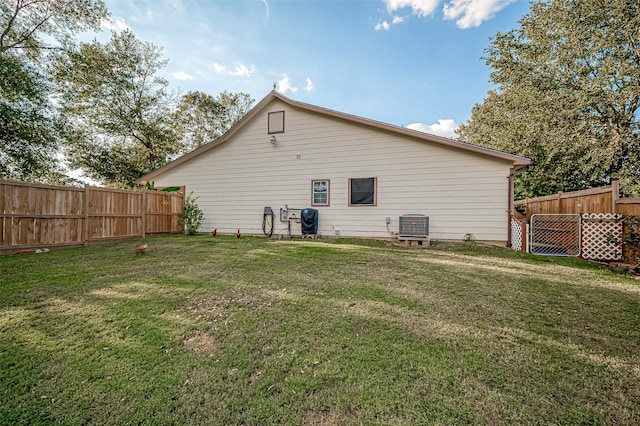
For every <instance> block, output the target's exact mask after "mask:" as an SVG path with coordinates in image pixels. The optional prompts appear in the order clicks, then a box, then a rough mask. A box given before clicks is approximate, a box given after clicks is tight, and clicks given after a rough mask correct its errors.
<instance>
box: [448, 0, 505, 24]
mask: <svg viewBox="0 0 640 426" xmlns="http://www.w3.org/2000/svg"><path fill="white" fill-rule="evenodd" d="M514 1H515V0H451V1H450V2H449V3H447V4H445V5H444V19H449V20H450V19H457V20H456V25H457V26H458V28H462V29H465V28H471V27H477V26H480V25H481V24H482V23H483V22H484V21H486V20H488V19H491V18H493V16H494V15H495V14H496V13H497V12H499V11H501V10H502V9H504V8H505V7H507V6H508V5H509V4H510V3H513V2H514Z"/></svg>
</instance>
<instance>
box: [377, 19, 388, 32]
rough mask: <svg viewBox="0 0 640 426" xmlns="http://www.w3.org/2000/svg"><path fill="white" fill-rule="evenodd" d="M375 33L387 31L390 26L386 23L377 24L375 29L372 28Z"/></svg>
mask: <svg viewBox="0 0 640 426" xmlns="http://www.w3.org/2000/svg"><path fill="white" fill-rule="evenodd" d="M373 28H374V29H375V30H376V31H380V30H386V31H389V28H391V25H389V23H388V22H387V21H382V22H378V23H377V24H376V26H375V27H373Z"/></svg>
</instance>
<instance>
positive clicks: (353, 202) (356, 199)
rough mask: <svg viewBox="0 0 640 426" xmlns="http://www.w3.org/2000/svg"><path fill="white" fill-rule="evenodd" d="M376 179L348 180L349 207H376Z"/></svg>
mask: <svg viewBox="0 0 640 426" xmlns="http://www.w3.org/2000/svg"><path fill="white" fill-rule="evenodd" d="M377 192H378V178H375V177H370V178H357V179H351V178H349V205H350V206H376V205H377V204H378V194H377Z"/></svg>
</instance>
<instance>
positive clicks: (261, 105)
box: [136, 90, 532, 185]
mask: <svg viewBox="0 0 640 426" xmlns="http://www.w3.org/2000/svg"><path fill="white" fill-rule="evenodd" d="M276 99H277V100H280V101H282V102H284V103H285V104H287V105H289V106H291V107H294V108H298V109H301V110H304V111H308V112H311V113H314V114H319V115H323V116H325V117H332V118H336V119H339V120H342V121H346V122H348V123H351V124H356V125H359V126H364V127H369V128H372V129H374V130H381V131H384V132H388V133H393V134H396V135H403V136H408V137H411V138H413V139H418V140H422V141H425V142H430V143H434V144H437V145H443V146H447V147H451V148H455V149H461V150H463V151H469V152H472V153H475V154H480V155H483V156H487V157H490V158H494V159H498V160H503V161H507V162H511V163H513V166H514V167H515V168H516V169H519V168H522V167H525V166H528V165H530V164H531V163H532V161H531V160H530V159H528V158H525V157H520V156H517V155H513V154H507V153H505V152H501V151H496V150H494V149H490V148H484V147H481V146H477V145H471V144H468V143H464V142H460V141H456V140H454V139H449V138H445V137H441V136H436V135H431V134H429V133H425V132H421V131H418V130H411V129H407V128H406V127H400V126H394V125H392V124H386V123H382V122H380V121H375V120H371V119H368V118H362V117H358V116H355V115H351V114H346V113H343V112H338V111H334V110H331V109H327V108H322V107H319V106H315V105H311V104H307V103H304V102H299V101H294V100H293V99H289V98H287V97H286V96H284V95H282V94H280V93H278V92H276V91H275V90H273V91H271V92H269V94H268V95H267V96H265V97H264V98H263V99H262V100H261V101H260V102H258V103H257V104H256V106H255V107H253V108H252V109H251V110H250V111H249V112H248V113H246V114H245V115H244V117H242V118H241V119H240V120H239V121H238V122H237V123H236V124H234V125H233V126H232V127H231V128H230V129H229V130H228V131H227V132H226V133H225V134H223V135H222V136H220V137H219V138H217V139H215V140H213V141H211V142H209V143H207V144H206V145H203V146H201V147H200V148H197V149H195V150H193V151H191V152H189V153H188V154H185V155H183V156H182V157H179V158H177V159H175V160H174V161H172V162H170V163H168V164H166V165H164V166H162V167H160V168H158V169H156V170H153V171H151V172H149V173H147V174H146V175H144V176H142V177H140V178H138V179H136V183H137V184H139V185H142V184H144V183H146V182H148V181H149V180H151V179H153V178H154V177H155V176H158V175H160V174H162V173H164V172H166V171H167V170H170V169H172V168H174V167H176V166H179V165H180V164H182V163H185V162H187V161H189V160H190V159H192V158H194V157H197V156H199V155H201V154H204V153H205V152H207V151H209V150H211V149H213V148H215V147H217V146H218V145H222V144H223V143H225V142H227V141H228V140H229V139H231V138H232V137H233V135H235V134H236V133H237V132H238V131H239V130H240V129H241V128H242V127H244V125H245V124H246V123H248V122H250V121H251V120H252V119H253V118H254V117H255V116H256V115H258V114H260V112H262V110H264V109H265V108H266V107H267V106H268V105H269V104H270V103H271V102H273V101H274V100H276Z"/></svg>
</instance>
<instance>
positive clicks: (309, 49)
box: [103, 0, 529, 137]
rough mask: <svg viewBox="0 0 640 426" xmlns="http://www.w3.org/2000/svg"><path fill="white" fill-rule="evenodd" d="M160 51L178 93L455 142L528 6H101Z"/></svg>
mask: <svg viewBox="0 0 640 426" xmlns="http://www.w3.org/2000/svg"><path fill="white" fill-rule="evenodd" d="M105 2H106V4H107V6H108V8H109V10H110V12H111V14H112V18H111V22H105V23H104V25H103V26H104V28H105V30H107V29H115V30H121V29H123V28H130V29H131V30H132V31H133V32H134V33H135V34H136V36H137V37H138V38H139V39H140V40H143V41H148V42H152V43H154V44H156V45H158V46H161V47H163V49H164V51H163V53H164V56H165V58H166V59H168V60H169V63H168V65H167V67H166V68H164V69H163V70H162V72H161V75H162V76H163V77H165V78H167V79H168V80H169V81H170V84H171V87H172V88H174V89H178V88H179V89H180V91H181V92H182V93H186V92H187V91H190V90H194V91H195V90H199V91H203V92H206V93H209V94H211V95H214V96H215V95H217V94H218V93H220V92H221V91H223V90H227V91H230V92H245V93H249V94H250V95H251V96H252V97H253V98H254V99H255V100H256V101H259V100H260V99H262V98H263V97H264V96H265V95H267V94H268V92H269V91H270V90H272V88H273V84H274V83H276V84H277V90H278V91H279V92H281V93H283V94H284V95H285V96H288V97H290V98H292V99H295V100H298V101H302V102H307V103H311V104H314V105H318V106H321V107H325V108H330V109H334V110H338V111H342V112H346V113H349V114H354V115H358V116H361V117H366V118H370V119H374V120H378V121H382V122H385V123H389V124H394V125H403V126H408V127H411V128H415V129H418V130H424V131H427V132H429V133H435V134H441V135H443V136H449V137H453V136H454V134H453V128H454V127H455V126H457V125H458V124H460V123H464V122H465V121H466V120H468V119H469V118H470V115H471V108H472V107H473V105H474V104H475V103H479V102H481V101H482V99H483V98H484V97H485V95H486V92H487V91H488V90H489V89H491V85H490V84H489V81H488V77H489V72H490V70H489V69H488V68H487V67H486V65H485V63H484V61H483V60H482V59H481V57H482V56H483V50H484V49H485V48H486V47H487V46H488V45H489V38H490V37H492V36H494V35H495V34H496V32H498V31H501V32H504V31H508V30H509V29H511V28H514V27H515V26H517V21H518V19H520V17H521V16H522V15H523V14H525V13H526V12H527V11H528V9H529V4H528V1H526V0H322V1H321V0H220V1H219V0H105Z"/></svg>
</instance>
